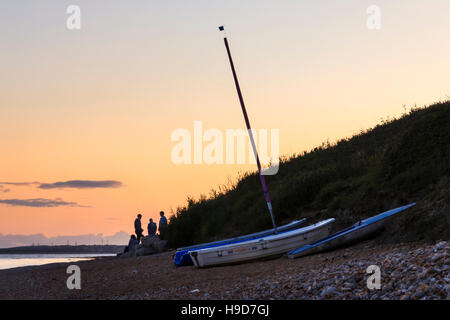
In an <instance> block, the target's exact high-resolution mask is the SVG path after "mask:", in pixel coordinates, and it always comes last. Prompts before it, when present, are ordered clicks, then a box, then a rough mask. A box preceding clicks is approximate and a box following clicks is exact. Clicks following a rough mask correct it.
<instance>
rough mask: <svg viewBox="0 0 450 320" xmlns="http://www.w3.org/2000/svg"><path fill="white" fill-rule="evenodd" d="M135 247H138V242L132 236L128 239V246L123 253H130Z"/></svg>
mask: <svg viewBox="0 0 450 320" xmlns="http://www.w3.org/2000/svg"><path fill="white" fill-rule="evenodd" d="M137 245H139V241H138V239H137V238H136V236H135V235H134V234H132V235H131V237H130V241H129V242H128V245H127V246H126V247H125V250H124V251H123V252H124V253H125V252H128V251H131V250H133V248H134V247H136V246H137Z"/></svg>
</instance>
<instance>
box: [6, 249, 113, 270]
mask: <svg viewBox="0 0 450 320" xmlns="http://www.w3.org/2000/svg"><path fill="white" fill-rule="evenodd" d="M113 256H115V254H108V253H106V254H105V253H97V254H96V253H91V254H89V253H86V254H84V253H81V254H76V253H75V254H0V270H5V269H11V268H17V267H26V266H39V265H44V264H49V263H60V262H76V261H84V260H93V259H94V258H95V257H113Z"/></svg>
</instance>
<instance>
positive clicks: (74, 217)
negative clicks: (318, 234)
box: [0, 0, 450, 237]
mask: <svg viewBox="0 0 450 320" xmlns="http://www.w3.org/2000/svg"><path fill="white" fill-rule="evenodd" d="M70 5H77V6H78V7H79V8H80V10H81V20H80V21H81V25H80V29H75V30H70V29H68V28H67V19H68V18H69V17H70V16H71V14H70V13H69V14H68V13H67V12H66V10H67V8H68V7H69V6H70ZM371 5H376V6H378V8H379V9H380V11H379V12H380V20H379V21H380V28H379V29H370V28H368V25H367V20H368V19H369V18H370V17H371V13H368V12H367V9H368V7H369V6H371ZM449 13H450V2H449V1H448V0H431V1H419V0H397V1H387V0H377V1H373V0H371V1H364V0H342V1H332V0H321V1H299V0H295V1H283V0H282V1H269V0H259V1H253V0H246V1H235V0H226V1H225V0H223V1H218V0H205V1H200V0H193V1H137V0H133V1H118V0H114V1H113V0H108V1H106V0H104V1H100V0H95V1H92V0H90V1H75V0H71V1H62V0H52V1H50V0H41V1H32V0H22V1H8V2H7V1H2V2H1V3H0V43H1V50H0V61H1V70H0V71H1V72H0V150H1V151H0V152H1V153H0V155H1V157H0V233H2V234H3V235H6V234H24V235H27V234H36V233H42V234H44V235H45V236H47V237H56V236H62V235H77V234H98V233H102V234H104V235H113V234H115V233H116V232H119V231H121V230H124V231H126V232H129V233H132V232H133V220H134V218H135V216H136V214H137V213H138V212H141V213H142V214H143V221H144V222H147V221H148V219H149V218H153V219H156V220H158V217H159V211H161V210H164V211H165V212H166V215H169V216H170V212H171V210H176V208H177V207H179V206H182V205H184V204H185V203H186V199H187V197H188V196H189V197H194V198H198V197H199V196H200V194H206V195H207V194H209V192H210V190H211V189H217V188H218V186H220V185H223V184H226V183H227V181H229V180H234V179H236V177H237V176H238V174H239V173H242V172H246V171H248V170H256V167H255V166H254V165H253V164H205V163H202V164H179V165H177V164H175V163H174V162H173V161H172V158H171V153H172V150H173V148H174V146H175V145H176V142H174V141H172V140H171V135H172V133H173V132H174V131H175V130H177V129H180V128H184V129H187V130H188V131H189V132H192V133H193V126H194V121H201V122H202V125H203V128H204V129H205V130H206V129H208V128H213V129H218V130H220V131H221V132H225V130H227V129H237V128H245V122H244V120H243V117H242V112H241V109H240V106H239V102H238V99H237V95H236V91H235V88H234V83H233V78H232V74H231V71H230V67H229V64H228V60H227V55H226V51H225V47H224V44H223V36H224V34H223V33H221V32H219V31H218V28H217V27H218V26H219V25H224V26H225V29H226V36H227V37H228V40H229V41H230V47H231V50H232V54H233V58H234V62H235V66H236V69H237V73H238V76H239V80H240V84H241V89H242V91H243V95H244V99H245V102H246V106H247V111H248V114H249V117H250V121H251V123H252V126H253V127H254V128H256V129H258V128H263V129H278V130H279V150H280V154H281V155H291V154H293V153H298V152H301V151H303V150H310V149H311V148H314V147H315V146H317V145H320V144H321V143H322V142H323V141H327V140H329V141H335V140H337V139H340V138H343V137H349V136H351V135H353V134H355V133H357V132H359V131H360V130H361V129H366V128H369V127H372V126H374V125H376V124H377V123H379V122H380V120H381V119H386V118H387V117H398V116H400V115H401V114H402V113H404V112H405V108H406V109H407V110H408V109H409V108H410V107H412V106H414V105H418V106H422V105H428V104H431V103H433V102H436V101H440V100H445V99H447V98H448V97H449V96H450V89H449V88H448V83H449V80H450V72H449V71H450V59H449V58H448V57H449V56H450V42H449V41H448V35H449V32H450V20H449V19H448V15H449ZM282 169H283V168H282V167H281V168H280V170H282ZM17 183H21V184H17ZM272 201H273V202H276V201H277V200H276V199H272ZM264 214H266V213H264ZM145 225H146V223H145Z"/></svg>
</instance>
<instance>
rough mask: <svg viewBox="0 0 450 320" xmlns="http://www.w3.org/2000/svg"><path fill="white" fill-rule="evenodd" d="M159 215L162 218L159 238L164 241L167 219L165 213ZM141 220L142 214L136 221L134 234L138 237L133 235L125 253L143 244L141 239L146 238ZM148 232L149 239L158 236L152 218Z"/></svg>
mask: <svg viewBox="0 0 450 320" xmlns="http://www.w3.org/2000/svg"><path fill="white" fill-rule="evenodd" d="M159 215H160V216H161V218H160V219H159V226H158V231H159V238H160V239H164V238H165V233H166V228H167V218H166V217H165V216H164V211H161V212H160V213H159ZM141 218H142V214H140V213H139V214H138V215H137V218H136V220H134V232H135V233H136V235H134V234H132V235H131V238H130V241H129V243H128V247H127V248H126V249H125V252H126V251H128V250H130V249H132V248H133V247H134V246H137V245H138V244H140V243H141V238H142V237H143V236H144V234H143V232H144V229H142V224H141ZM147 231H148V236H149V237H153V236H155V235H156V223H155V222H153V219H152V218H150V220H149V222H148V225H147Z"/></svg>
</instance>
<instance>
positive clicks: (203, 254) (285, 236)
mask: <svg viewBox="0 0 450 320" xmlns="http://www.w3.org/2000/svg"><path fill="white" fill-rule="evenodd" d="M219 30H220V31H224V27H223V26H220V27H219ZM223 40H224V43H225V48H226V50H227V54H228V60H229V62H230V67H231V72H232V74H233V79H234V84H235V86H236V91H237V94H238V97H239V102H240V105H241V109H242V113H243V115H244V120H245V124H246V126H247V131H248V135H249V138H250V143H251V146H252V149H253V153H254V155H255V158H256V164H257V166H258V174H259V178H260V181H261V186H262V189H263V192H264V198H265V200H266V203H267V209H268V210H269V214H270V218H271V220H272V225H273V228H272V229H270V230H266V231H263V232H260V233H256V234H251V235H246V236H242V237H238V238H234V239H227V240H222V241H218V242H211V243H205V244H201V245H196V246H192V247H186V248H181V249H178V252H177V253H176V254H175V265H183V264H185V263H186V264H190V263H192V262H193V263H194V264H195V266H197V267H205V266H213V265H220V264H229V263H236V262H243V261H248V260H254V259H260V258H266V257H270V256H275V255H280V254H284V253H286V252H287V251H290V250H292V249H294V248H298V247H299V245H303V244H308V243H311V242H314V241H317V240H318V239H321V238H323V237H326V236H328V235H329V234H330V231H331V224H332V222H334V219H333V218H331V219H327V220H324V221H320V222H318V223H316V224H313V225H311V226H307V227H304V228H300V229H299V228H298V226H299V225H300V223H303V222H304V221H305V219H302V220H300V221H294V222H292V223H290V224H288V225H285V226H282V227H277V225H276V223H275V218H274V215H273V208H272V203H271V201H270V196H269V191H268V189H267V184H266V181H265V179H264V175H263V174H262V170H261V163H260V160H259V156H258V151H257V149H256V145H255V140H254V138H253V132H252V130H251V126H250V121H249V119H248V115H247V110H246V108H245V103H244V99H243V97H242V92H241V88H240V85H239V81H238V78H237V74H236V70H235V68H234V64H233V58H232V57H231V51H230V47H229V45H228V40H227V37H226V36H225V37H224V38H223ZM188 255H189V257H190V259H189V258H188Z"/></svg>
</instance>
